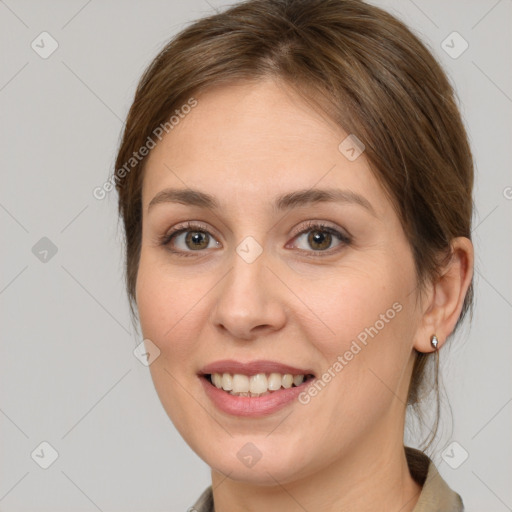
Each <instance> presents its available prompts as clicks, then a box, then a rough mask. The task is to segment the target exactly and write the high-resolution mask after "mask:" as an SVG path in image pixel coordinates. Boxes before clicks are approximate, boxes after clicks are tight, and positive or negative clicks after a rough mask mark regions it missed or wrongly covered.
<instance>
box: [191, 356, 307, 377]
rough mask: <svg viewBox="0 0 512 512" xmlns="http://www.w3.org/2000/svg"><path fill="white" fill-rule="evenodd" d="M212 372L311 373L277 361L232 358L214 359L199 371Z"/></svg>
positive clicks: (203, 372) (253, 373) (254, 373)
mask: <svg viewBox="0 0 512 512" xmlns="http://www.w3.org/2000/svg"><path fill="white" fill-rule="evenodd" d="M212 373H231V374H234V373H238V374H241V375H256V374H257V373H281V374H286V373H291V374H292V375H313V372H312V371H311V369H304V368H296V367H293V366H289V365H286V364H282V363H278V362H277V361H265V360H258V361H248V362H246V363H243V362H241V361H235V360H233V359H225V360H223V361H215V362H213V363H210V364H207V365H206V366H204V367H203V368H202V369H201V370H200V371H199V374H200V375H210V374H212Z"/></svg>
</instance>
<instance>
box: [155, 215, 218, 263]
mask: <svg viewBox="0 0 512 512" xmlns="http://www.w3.org/2000/svg"><path fill="white" fill-rule="evenodd" d="M159 243H160V244H161V245H164V246H166V247H167V248H168V249H169V250H170V251H171V252H173V253H175V254H177V255H179V256H192V255H191V254H187V253H191V252H196V251H199V252H200V251H202V250H204V249H211V248H212V247H220V243H219V242H218V241H217V240H215V238H213V236H212V235H211V234H210V232H209V231H208V229H207V228H206V227H205V226H203V225H200V224H194V223H188V222H187V223H185V224H182V225H179V226H176V227H175V228H174V229H173V230H172V231H171V232H170V233H167V234H165V235H164V236H163V237H162V238H161V240H160V242H159ZM212 244H213V245H212Z"/></svg>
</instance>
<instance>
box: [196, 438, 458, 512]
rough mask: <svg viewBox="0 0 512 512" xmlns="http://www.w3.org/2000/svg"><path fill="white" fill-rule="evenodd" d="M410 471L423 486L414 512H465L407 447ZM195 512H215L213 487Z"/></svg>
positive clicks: (423, 459)
mask: <svg viewBox="0 0 512 512" xmlns="http://www.w3.org/2000/svg"><path fill="white" fill-rule="evenodd" d="M405 455H406V458H407V464H408V466H409V471H410V472H411V476H412V477H413V478H414V480H415V481H416V482H417V483H418V484H420V485H422V486H423V488H422V490H421V494H420V497H419V499H418V502H417V503H416V506H415V507H414V510H413V512H463V511H464V505H463V503H462V499H461V497H460V496H459V495H458V494H457V493H456V492H455V491H452V490H451V489H450V487H448V484H447V483H446V482H445V481H444V480H443V478H442V477H441V475H440V474H439V472H438V471H437V469H436V467H435V466H434V463H433V462H432V461H431V460H430V458H429V457H427V455H425V454H424V453H423V452H421V451H420V450H416V449H415V448H410V447H408V446H406V447H405ZM189 510H193V511H194V512H215V509H214V507H213V494H212V488H211V486H210V487H208V488H207V489H206V490H205V491H204V492H203V493H202V494H201V496H200V497H199V499H198V500H197V501H196V503H195V505H194V507H193V508H192V509H189Z"/></svg>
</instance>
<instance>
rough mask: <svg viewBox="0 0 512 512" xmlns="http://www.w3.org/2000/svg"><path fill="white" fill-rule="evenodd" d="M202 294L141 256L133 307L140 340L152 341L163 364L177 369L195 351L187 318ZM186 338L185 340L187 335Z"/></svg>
mask: <svg viewBox="0 0 512 512" xmlns="http://www.w3.org/2000/svg"><path fill="white" fill-rule="evenodd" d="M202 294H204V290H203V288H201V289H200V290H199V289H197V286H195V285H194V281H193V280H187V279H183V278H182V277H180V275H179V274H176V273H175V272H169V269H168V268H167V269H166V268H165V266H164V265H162V263H161V261H158V260H157V259H156V258H151V256H150V255H146V254H144V251H143V252H142V254H141V259H140V265H139V272H138V277H137V307H138V311H139V318H140V324H141V328H142V334H143V336H144V338H148V339H150V340H151V341H153V342H154V343H155V344H156V345H157V346H158V347H159V349H160V351H161V356H162V359H163V360H164V361H166V363H168V364H171V365H172V366H177V363H178V362H179V363H182V362H183V361H184V360H186V359H187V356H188V354H190V353H191V352H193V351H194V349H195V348H196V347H195V345H194V343H195V341H194V339H193V338H195V337H193V336H192V335H193V332H190V329H193V325H194V324H191V323H190V319H191V318H192V317H193V316H194V314H197V313H196V311H197V308H196V305H197V302H198V299H199V297H200V296H201V295H202ZM188 332H190V335H189V336H188V337H187V333H188Z"/></svg>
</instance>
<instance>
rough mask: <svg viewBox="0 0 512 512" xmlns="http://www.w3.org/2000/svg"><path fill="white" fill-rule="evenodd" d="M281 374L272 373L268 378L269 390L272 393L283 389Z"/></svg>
mask: <svg viewBox="0 0 512 512" xmlns="http://www.w3.org/2000/svg"><path fill="white" fill-rule="evenodd" d="M281 380H282V378H281V374H280V373H271V374H270V375H269V377H268V389H269V390H270V391H277V390H278V389H279V388H280V387H281Z"/></svg>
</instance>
